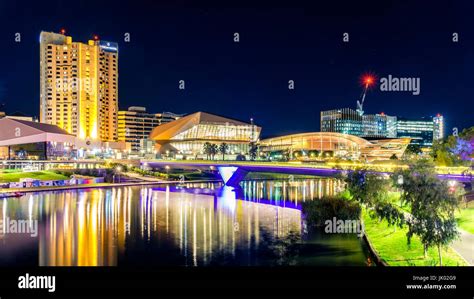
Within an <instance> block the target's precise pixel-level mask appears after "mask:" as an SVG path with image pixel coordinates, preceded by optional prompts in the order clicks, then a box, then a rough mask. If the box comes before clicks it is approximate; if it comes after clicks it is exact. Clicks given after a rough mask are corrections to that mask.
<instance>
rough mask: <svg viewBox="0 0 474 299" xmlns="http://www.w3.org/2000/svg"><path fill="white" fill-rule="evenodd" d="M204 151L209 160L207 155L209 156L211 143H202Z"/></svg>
mask: <svg viewBox="0 0 474 299" xmlns="http://www.w3.org/2000/svg"><path fill="white" fill-rule="evenodd" d="M203 150H204V153H205V154H206V157H207V160H209V157H210V156H211V154H212V152H211V144H210V143H209V142H206V143H204V146H203Z"/></svg>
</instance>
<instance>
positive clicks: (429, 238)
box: [397, 160, 459, 266]
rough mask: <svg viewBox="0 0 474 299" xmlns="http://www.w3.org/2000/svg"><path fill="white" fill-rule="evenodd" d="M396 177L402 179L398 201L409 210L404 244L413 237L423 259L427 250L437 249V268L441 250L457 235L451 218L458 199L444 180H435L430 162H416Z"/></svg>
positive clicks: (434, 173)
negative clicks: (418, 243) (419, 245)
mask: <svg viewBox="0 0 474 299" xmlns="http://www.w3.org/2000/svg"><path fill="white" fill-rule="evenodd" d="M397 175H398V176H400V175H402V177H403V183H402V184H400V185H401V189H402V195H401V198H402V200H403V201H404V202H406V203H408V204H409V206H410V207H411V209H410V212H411V216H410V218H409V219H408V221H407V224H408V232H407V241H408V244H410V241H411V239H412V237H413V236H414V235H417V236H418V237H419V238H420V240H421V242H422V244H423V247H424V254H425V256H426V253H427V250H428V248H430V247H432V246H437V247H438V255H439V262H440V266H441V265H442V257H441V247H442V246H447V245H449V244H450V243H451V242H452V241H453V240H454V239H456V238H457V236H458V235H459V232H458V231H457V227H456V219H455V217H454V212H455V210H456V208H457V207H458V204H459V201H458V198H457V197H456V196H455V194H454V192H452V191H450V189H449V186H448V184H447V183H446V182H445V181H441V180H439V179H438V177H437V175H436V171H435V167H434V165H433V163H431V162H430V161H427V160H420V161H417V162H415V163H413V164H411V165H410V166H409V168H408V169H407V170H403V171H399V172H398V174H397Z"/></svg>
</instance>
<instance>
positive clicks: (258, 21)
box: [0, 0, 474, 137]
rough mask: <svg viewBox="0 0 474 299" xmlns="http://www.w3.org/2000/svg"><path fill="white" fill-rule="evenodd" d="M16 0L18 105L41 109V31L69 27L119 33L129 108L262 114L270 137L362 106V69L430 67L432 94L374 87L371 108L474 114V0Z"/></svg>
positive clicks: (8, 70) (7, 76) (425, 89)
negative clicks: (323, 113) (327, 112)
mask: <svg viewBox="0 0 474 299" xmlns="http://www.w3.org/2000/svg"><path fill="white" fill-rule="evenodd" d="M9 2H10V3H6V2H5V1H0V42H1V48H0V65H1V67H0V103H4V104H5V110H6V111H7V112H10V113H12V112H15V111H21V112H23V113H25V114H29V115H38V114H39V112H38V111H39V33H40V31H41V30H45V31H55V32H58V31H59V30H60V29H61V28H65V29H66V30H67V35H70V36H72V38H73V40H74V41H82V42H86V41H87V40H88V39H91V38H92V35H93V34H97V35H99V36H100V37H101V39H102V40H108V41H115V42H118V43H119V47H120V54H119V106H120V108H121V109H126V108H127V107H128V106H131V105H141V106H145V107H147V108H148V110H149V111H150V112H163V111H171V112H175V113H192V112H196V111H207V112H210V113H216V114H220V115H223V116H228V117H232V118H237V119H241V120H249V118H250V117H253V118H254V119H255V121H256V123H257V124H259V125H261V126H262V127H263V132H262V135H263V136H264V137H265V136H275V135H282V134H288V133H297V132H309V131H319V129H320V128H319V113H320V110H322V109H333V108H343V107H351V108H354V109H355V108H356V107H355V106H356V100H357V99H358V98H359V97H360V94H361V91H362V88H361V85H360V82H359V77H360V76H361V75H362V74H363V73H365V72H372V73H375V74H376V75H377V76H378V77H379V78H380V77H386V76H388V75H389V74H391V75H392V76H396V77H417V78H420V81H421V94H420V95H418V96H414V95H412V94H411V93H410V92H382V91H380V89H379V88H374V89H373V90H371V91H370V92H369V94H368V96H367V98H366V102H365V106H364V108H365V111H366V113H379V112H385V113H386V114H389V115H397V116H405V117H421V116H429V115H435V114H437V113H441V114H443V115H444V116H445V119H446V122H447V133H450V132H451V128H452V127H458V128H459V129H460V130H461V129H462V128H465V127H469V126H473V125H474V121H473V113H474V99H473V96H472V95H473V92H474V80H473V78H474V76H473V72H474V18H473V17H474V4H473V1H468V0H466V1H458V2H452V3H451V1H449V3H445V4H438V3H437V2H438V1H426V2H418V1H417V2H418V3H417V4H415V3H412V2H413V1H406V2H402V1H397V2H393V3H397V4H392V2H390V1H376V2H374V4H371V3H370V1H351V2H349V1H347V3H344V2H337V3H335V2H334V1H324V2H327V3H325V4H324V5H321V4H315V3H313V2H319V1H306V2H304V1H286V2H283V1H281V2H279V1H271V2H259V4H256V3H255V2H257V1H256V0H255V1H253V2H254V3H253V4H247V3H244V2H243V1H238V2H235V3H233V4H232V2H230V1H220V4H219V2H216V3H212V2H206V1H194V2H192V1H176V0H175V1H161V0H160V1H154V2H156V3H154V2H152V1H144V2H140V1H138V0H136V1H129V3H128V4H124V3H122V2H123V1H113V2H105V1H100V4H99V1H36V2H31V3H29V2H22V1H15V2H13V1H9ZM198 2H199V4H197V3H198ZM361 2H362V3H361ZM400 2H401V3H402V4H400ZM446 2H448V1H446ZM248 3H252V2H248ZM349 3H352V4H349ZM16 32H19V33H21V38H22V40H21V42H20V43H16V42H15V40H14V38H15V33H16ZM126 32H128V33H130V35H131V41H130V43H126V42H124V33H126ZM234 32H238V33H239V34H240V42H239V43H235V42H234V41H233V38H234V36H233V34H234ZM344 32H348V33H349V43H344V42H343V41H342V38H343V33H344ZM453 32H457V33H458V34H459V42H458V43H453V42H452V34H453ZM179 80H185V82H186V89H185V90H180V89H178V81H179ZM288 80H294V81H295V89H294V90H289V89H288Z"/></svg>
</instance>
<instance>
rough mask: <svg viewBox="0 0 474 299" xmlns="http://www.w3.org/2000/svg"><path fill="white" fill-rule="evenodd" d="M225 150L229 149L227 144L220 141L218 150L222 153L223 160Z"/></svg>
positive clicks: (223, 158)
mask: <svg viewBox="0 0 474 299" xmlns="http://www.w3.org/2000/svg"><path fill="white" fill-rule="evenodd" d="M227 150H229V145H228V144H227V143H225V142H223V143H221V145H220V146H219V152H220V153H221V154H222V160H225V154H226V153H227Z"/></svg>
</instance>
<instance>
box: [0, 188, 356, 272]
mask: <svg viewBox="0 0 474 299" xmlns="http://www.w3.org/2000/svg"><path fill="white" fill-rule="evenodd" d="M337 188H338V183H337V182H336V181H334V180H330V179H322V180H304V181H295V182H281V181H250V182H245V183H244V184H243V185H242V189H234V188H230V187H222V186H220V185H214V184H205V183H203V184H186V185H183V186H163V187H123V188H112V189H89V190H75V191H67V192H43V193H37V194H30V195H26V196H23V197H21V198H9V199H4V200H3V201H2V204H1V205H0V207H1V213H0V215H2V216H1V217H2V218H3V219H6V217H9V218H12V219H31V220H38V221H39V235H38V237H37V238H31V237H29V236H24V235H19V234H1V233H0V241H1V244H2V245H1V246H0V256H1V259H0V263H1V264H4V265H8V264H13V265H18V264H27V265H28V264H29V265H31V264H32V265H40V266H99V265H100V266H109V265H111V266H112V265H140V264H143V265H187V266H201V265H213V264H219V265H222V264H224V265H226V264H231V265H261V264H269V263H270V264H271V263H272V262H273V261H272V259H273V260H274V255H272V254H271V253H272V252H270V254H269V250H270V251H271V250H277V251H278V252H280V251H281V248H279V247H275V246H277V245H278V244H280V243H281V242H283V243H285V242H286V239H287V238H290V239H291V240H290V241H291V242H293V241H294V240H299V237H300V234H301V231H302V224H301V223H302V217H301V211H300V209H299V202H301V201H304V200H310V199H311V198H318V197H320V196H322V195H324V194H331V193H333V192H335V191H336V189H337ZM282 240H284V241H282ZM326 241H327V240H326ZM326 241H325V242H326ZM279 242H280V243H279ZM356 242H358V241H357V240H356ZM283 243H281V244H283ZM293 243H294V242H293ZM293 243H292V244H293ZM275 244H277V245H275ZM357 244H358V243H357ZM356 247H357V246H356ZM275 248H276V249H275ZM352 249H353V248H352ZM285 250H286V249H285ZM355 251H357V252H356V253H355V254H356V255H357V258H358V259H360V258H359V255H360V256H361V259H365V257H364V256H363V254H361V250H360V248H356V249H355ZM351 254H354V252H350V253H347V255H351ZM283 255H288V254H283ZM25 256H26V257H29V258H25ZM35 259H36V260H35Z"/></svg>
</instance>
